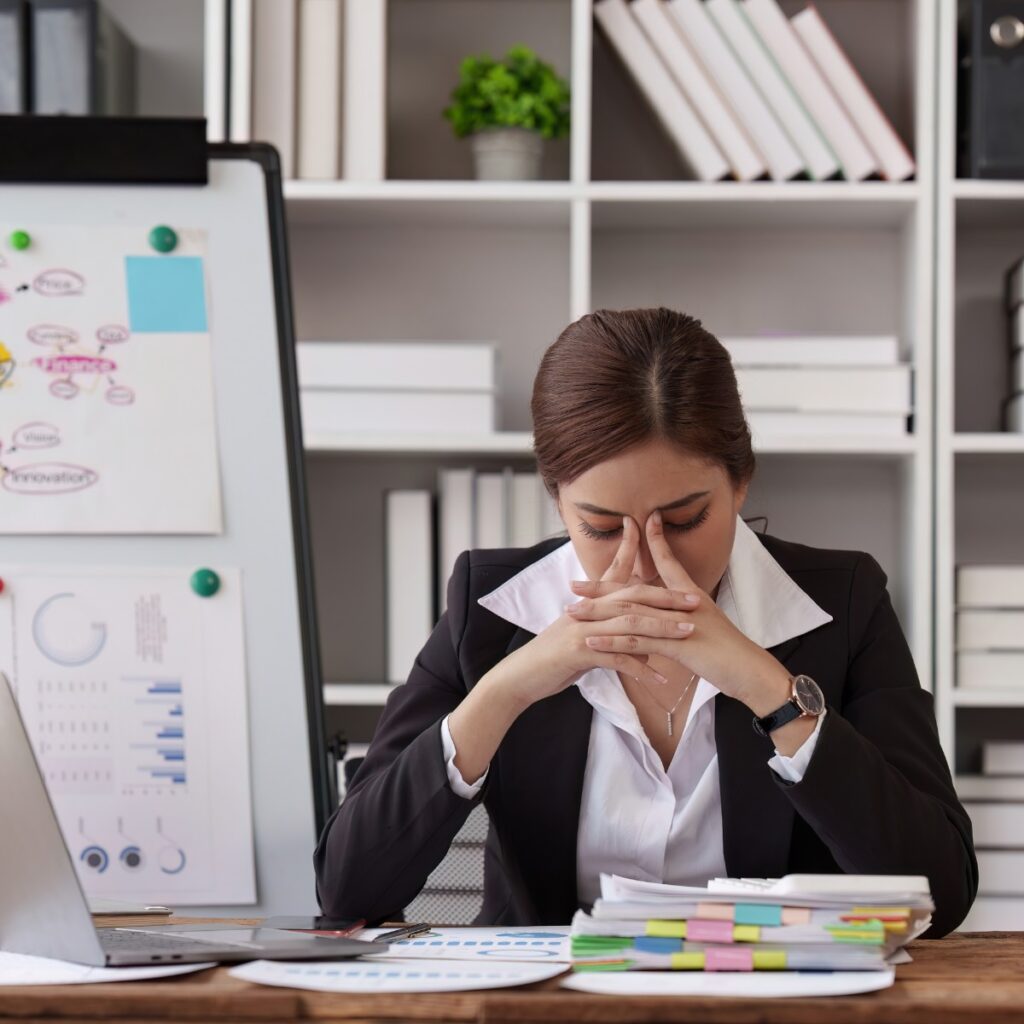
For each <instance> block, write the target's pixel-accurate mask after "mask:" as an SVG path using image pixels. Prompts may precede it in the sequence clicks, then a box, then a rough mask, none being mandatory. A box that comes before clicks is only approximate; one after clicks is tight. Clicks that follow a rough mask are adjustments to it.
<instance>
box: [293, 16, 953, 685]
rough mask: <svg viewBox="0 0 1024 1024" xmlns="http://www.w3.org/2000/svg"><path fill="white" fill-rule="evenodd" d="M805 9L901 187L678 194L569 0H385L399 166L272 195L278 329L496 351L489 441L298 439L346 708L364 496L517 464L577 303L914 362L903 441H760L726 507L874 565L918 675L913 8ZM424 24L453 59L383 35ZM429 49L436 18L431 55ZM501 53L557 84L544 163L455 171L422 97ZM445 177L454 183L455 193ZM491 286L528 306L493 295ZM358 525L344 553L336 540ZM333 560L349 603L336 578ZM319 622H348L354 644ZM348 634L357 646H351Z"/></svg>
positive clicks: (917, 78)
mask: <svg viewBox="0 0 1024 1024" xmlns="http://www.w3.org/2000/svg"><path fill="white" fill-rule="evenodd" d="M786 6H787V8H788V9H789V10H790V11H793V10H796V9H798V7H799V6H800V5H799V3H796V2H793V3H788V4H786ZM820 7H821V10H822V13H823V15H824V17H825V18H826V20H828V21H829V23H830V25H832V26H833V29H834V31H835V32H836V34H837V35H838V37H839V39H840V41H841V43H842V44H843V45H844V46H846V47H847V49H848V51H849V52H850V54H851V56H852V57H853V59H854V61H855V63H857V65H858V67H859V68H860V70H861V73H862V74H863V76H864V77H865V80H866V81H867V82H868V85H869V87H871V88H872V89H873V90H874V91H875V93H876V95H877V96H878V99H879V101H880V103H881V104H882V106H883V107H884V108H885V109H886V112H887V113H888V114H889V116H890V117H891V118H892V120H893V121H894V123H895V124H896V126H897V128H898V129H899V130H901V131H902V132H903V134H904V136H905V137H906V140H907V141H908V143H909V144H910V145H911V148H912V149H913V150H914V152H915V156H916V158H917V161H918V174H917V177H916V180H913V181H909V182H900V183H888V182H863V183H850V182H843V181H830V182H787V183H777V182H753V183H749V184H738V183H732V182H727V183H715V184H706V183H702V182H696V181H689V180H681V179H680V178H679V176H678V166H677V164H676V163H675V158H674V156H673V155H672V154H671V152H670V151H668V149H667V147H666V143H665V140H664V137H663V136H662V133H661V131H660V128H659V127H658V126H657V123H656V121H655V120H654V118H653V115H651V113H650V111H649V110H648V109H647V108H646V106H645V105H644V103H643V101H642V100H640V99H638V97H637V96H636V95H635V94H634V92H633V86H632V83H631V82H630V80H629V79H628V76H627V75H626V73H625V71H624V70H623V69H622V68H620V67H619V66H618V65H617V64H616V62H615V61H614V59H612V58H611V55H610V53H609V52H608V47H607V44H606V43H605V42H604V40H603V38H602V37H601V36H600V33H599V31H597V30H595V28H594V26H593V24H592V6H591V3H590V0H545V2H543V3H541V2H539V0H537V2H532V3H530V2H528V3H521V2H515V0H478V2H475V3H466V2H463V3H461V4H456V3H454V2H452V0H415V5H414V4H413V2H412V0H391V7H390V12H391V13H390V19H391V20H390V29H391V32H392V34H393V36H394V39H392V40H391V41H389V57H390V63H391V66H390V68H389V79H388V82H389V93H390V94H391V95H392V96H393V97H395V99H394V100H393V104H392V109H391V110H390V111H389V117H390V118H391V119H392V120H393V123H392V124H391V125H390V126H389V133H388V142H389V163H390V162H391V161H390V150H391V147H392V146H394V147H395V148H396V155H395V157H394V165H395V168H396V169H397V173H396V174H394V175H393V176H392V179H391V180H385V181H381V182H354V181H303V180H295V181H289V182H287V183H286V184H285V196H286V200H287V204H288V218H289V224H290V247H291V256H292V263H293V274H292V281H293V287H294V290H295V301H296V318H297V333H298V336H299V337H300V338H328V337H339V338H342V337H358V338H370V339H372V338H396V337H443V338H446V339H450V338H466V339H467V340H474V339H475V340H480V339H492V338H493V340H496V341H497V342H498V343H499V346H500V351H501V370H502V384H503V392H502V398H501V406H500V421H501V430H500V432H499V433H497V434H494V435H488V436H483V437H439V436H436V435H431V434H429V433H422V434H418V435H416V436H401V435H397V436H396V435H390V436H359V435H348V436H340V437H339V436H335V437H330V436H314V437H309V438H307V440H306V446H307V450H308V451H309V453H310V458H309V467H310V470H309V471H310V486H311V492H312V501H311V514H312V518H313V528H314V551H315V554H316V557H317V562H318V565H317V585H318V597H319V599H320V609H321V611H320V614H321V627H322V628H321V632H322V635H323V637H324V640H323V653H324V664H325V673H326V674H327V676H328V677H329V678H332V679H336V680H339V682H338V683H335V684H333V685H334V687H335V688H334V689H332V691H331V693H332V701H340V700H344V699H347V698H345V696H344V692H343V691H341V690H339V689H337V687H339V686H344V685H346V684H345V683H344V682H343V681H344V680H346V679H353V680H356V679H359V680H365V679H372V678H374V677H375V676H378V677H379V676H380V675H381V674H382V669H383V633H382V630H381V627H380V624H379V621H373V615H378V618H379V613H378V609H379V608H380V607H382V604H383V598H382V593H381V591H380V590H379V584H378V582H377V580H376V578H375V577H379V576H380V575H381V572H380V564H382V563H381V562H380V561H379V559H378V560H377V561H374V560H372V559H371V558H370V557H369V556H368V555H367V554H366V549H367V548H369V549H377V550H380V547H381V544H382V537H381V534H380V532H379V531H380V527H379V522H378V523H374V522H373V520H374V518H376V519H377V520H378V521H379V518H380V517H379V514H378V515H376V516H375V515H374V508H375V507H377V506H379V503H380V502H381V501H382V491H383V489H384V488H387V487H395V486H431V481H432V478H433V474H434V473H435V472H436V469H437V467H438V466H439V465H442V464H444V465H457V464H464V465H468V464H479V465H480V466H481V468H497V467H498V466H500V465H502V464H504V462H499V461H497V460H508V461H509V462H510V464H514V465H516V466H517V468H523V469H526V468H530V467H531V466H532V457H531V450H530V434H529V429H530V423H529V415H528V405H529V392H530V386H531V385H532V379H533V374H534V372H535V370H536V366H537V363H538V361H539V358H540V356H541V354H542V352H543V350H544V349H545V348H546V347H547V345H548V344H550V343H551V341H553V340H554V338H555V336H556V335H557V333H558V332H559V331H560V330H561V329H562V328H563V327H564V326H565V325H566V324H567V323H568V322H569V321H570V320H572V319H575V318H576V317H578V316H580V315H582V314H583V313H585V312H587V311H589V310H590V309H593V308H596V307H598V306H611V307H623V306H637V305H654V304H662V303H663V304H666V305H670V306H673V307H675V308H680V309H684V310H686V311H687V312H691V313H694V314H695V315H697V316H700V317H701V319H702V320H703V321H704V323H705V324H706V325H707V326H708V327H709V328H710V329H711V330H713V331H715V332H716V333H720V334H729V333H732V334H738V333H749V332H754V331H758V330H763V329H776V330H786V329H791V330H805V331H836V332H842V331H849V332H857V333H872V332H875V333H893V334H896V335H898V336H899V337H900V339H901V352H902V356H903V357H904V358H907V359H912V360H913V363H914V367H915V392H916V396H917V398H916V414H915V431H914V434H912V435H908V436H906V437H898V438H886V437H883V438H877V439H870V438H859V437H858V438H854V437H836V438H830V437H775V438H765V439H762V440H761V442H760V443H759V445H758V447H757V451H758V455H759V458H760V460H761V465H760V468H759V472H758V476H757V478H756V479H755V483H754V487H753V489H752V494H751V498H750V500H749V501H748V505H747V508H746V510H745V513H746V514H748V515H750V516H756V515H760V514H767V515H768V516H769V529H770V530H772V531H774V532H776V533H778V534H779V535H781V536H784V537H791V538H794V539H799V540H803V541H805V542H807V543H812V544H821V545H831V546H839V547H860V548H866V549H868V550H870V551H872V553H874V554H875V555H876V557H878V558H879V560H880V561H881V562H882V564H883V566H884V568H885V569H886V571H887V572H888V573H889V575H890V581H891V584H890V585H891V589H892V592H893V596H894V601H895V603H896V606H897V610H898V612H899V614H900V617H901V620H902V622H903V625H904V628H905V630H906V632H907V635H908V639H909V640H910V643H911V646H912V648H913V650H914V654H915V658H916V659H917V664H918V667H919V671H920V674H921V678H922V682H923V683H924V685H925V686H929V687H930V686H931V680H932V668H931V657H932V632H931V631H932V610H931V602H930V599H929V597H928V595H930V593H931V590H932V527H931V483H932V481H931V458H932V442H931V417H932V413H931V401H930V397H931V391H932V363H931V348H932V309H933V294H932V276H931V275H932V262H931V249H932V239H933V216H932V203H933V200H934V194H933V180H934V175H933V156H932V154H933V149H934V133H933V123H934V105H933V98H932V97H933V91H932V77H933V75H934V71H935V67H934V56H933V47H934V39H935V35H934V32H935V25H934V21H935V18H934V11H933V7H932V5H931V4H930V3H927V2H920V3H918V2H915V0H872V2H871V3H870V4H869V5H867V7H866V6H865V5H864V3H863V2H861V0H824V2H823V3H822V4H821V5H820ZM414 8H415V9H414ZM428 11H429V13H426V12H428ZM431 18H432V19H434V20H435V21H438V22H439V21H440V20H441V19H443V18H447V19H449V20H448V21H447V22H445V25H444V28H445V32H444V35H445V39H444V41H443V43H441V42H438V43H437V45H438V46H439V47H440V48H441V49H442V50H443V51H444V53H445V54H446V55H447V57H450V58H451V60H450V62H449V63H448V64H446V65H443V64H441V63H439V62H438V60H437V59H436V57H435V56H430V55H423V54H416V55H412V54H410V55H409V59H408V60H405V59H402V58H403V51H401V49H400V47H401V46H402V45H404V41H407V40H409V39H411V38H413V36H414V30H416V29H417V26H418V27H419V28H420V29H422V28H423V27H424V25H425V24H426V21H427V20H430V19H431ZM880 32H881V33H882V34H883V35H884V36H885V39H884V41H883V42H882V43H881V44H880V43H879V33H880ZM545 33H546V34H545ZM440 35H441V31H440V27H439V26H438V27H436V28H435V29H434V30H433V35H432V36H431V41H434V40H437V39H438V38H439V36H440ZM517 39H522V40H523V41H525V42H527V43H529V44H530V45H534V46H535V48H536V49H537V50H538V52H540V54H541V56H543V57H544V58H545V59H548V60H550V61H551V62H552V63H553V64H554V65H555V66H556V68H557V69H558V70H559V72H560V73H562V74H565V75H566V76H567V77H569V78H570V80H571V82H572V87H573V98H572V113H573V134H572V137H571V140H570V142H569V144H568V151H567V152H566V153H563V154H561V157H562V159H563V162H561V163H558V162H555V163H551V162H549V163H548V164H546V165H545V178H544V180H541V181H537V182H526V183H521V182H508V183H505V182H477V181H474V180H472V179H471V178H470V177H469V174H470V169H469V163H468V156H467V155H466V154H465V153H463V154H462V155H461V157H460V156H459V154H458V153H456V152H455V149H457V148H464V147H465V144H463V143H457V142H456V141H455V140H453V139H451V138H449V135H450V131H449V128H448V125H447V123H446V122H443V121H441V120H440V118H439V116H438V113H437V110H438V109H439V108H438V102H439V101H438V97H439V96H440V97H441V100H440V101H441V102H442V103H443V101H444V99H445V98H446V95H447V90H448V89H450V88H451V85H452V84H454V73H455V67H456V64H457V55H458V54H460V53H469V52H479V51H481V50H488V49H489V50H490V52H493V53H497V52H501V51H503V50H504V48H505V47H506V46H507V45H508V44H510V43H511V42H513V41H516V40H517ZM396 48H398V49H396ZM446 59H447V58H446ZM413 65H415V66H417V67H419V68H421V69H428V70H429V71H430V73H431V74H441V75H442V76H444V88H443V89H441V90H440V91H439V88H438V86H437V84H436V83H435V82H429V83H428V82H425V81H424V82H423V83H422V87H421V88H416V87H414V84H411V83H410V82H409V80H408V77H409V75H411V74H413V71H411V70H409V68H410V67H412V66H413ZM421 95H422V96H425V97H428V99H420V98H419V97H420V96H421ZM430 103H432V104H433V105H434V106H433V107H431V106H430V105H429V104H430ZM418 104H419V105H418ZM417 120H419V121H421V122H422V123H421V124H419V126H417V127H416V128H413V127H411V126H412V125H413V123H414V122H416V121H417ZM435 122H436V123H435ZM425 123H433V129H432V130H433V132H434V134H433V135H431V136H430V137H429V142H430V147H431V148H430V153H425V155H423V156H422V158H421V163H420V164H419V165H418V166H413V164H412V163H411V156H410V146H409V143H408V139H407V138H406V137H405V136H404V135H403V133H408V137H409V138H412V137H415V139H416V140H417V141H418V142H419V143H421V144H425V143H426V142H427V141H428V137H427V134H426V132H427V129H426V128H425V127H424V126H423V125H424V124H425ZM620 129H621V131H622V132H623V133H625V134H626V135H627V136H628V145H629V147H630V149H631V151H632V152H633V153H634V154H635V155H636V157H637V166H638V167H640V168H641V170H640V171H639V172H638V173H636V174H632V173H625V174H621V175H618V176H616V174H615V172H616V171H618V170H620V169H621V168H620V167H619V164H618V162H617V161H618V156H617V155H616V154H615V153H614V152H612V150H611V148H610V147H609V145H608V140H609V136H610V134H611V133H614V132H615V131H617V130H620ZM431 154H433V155H431ZM458 160H461V161H462V162H461V163H458V162H457V161H458ZM453 166H459V167H462V169H463V170H462V175H463V176H462V177H460V178H458V179H453V177H452V176H451V174H450V173H449V172H450V170H451V168H452V167H453ZM628 170H629V169H628V168H627V171H628ZM509 291H512V292H515V293H517V294H519V295H522V296H525V299H523V300H519V301H509V299H508V296H507V292H509ZM367 456H372V457H371V458H367ZM481 459H483V460H485V462H480V461H479V460H481ZM467 460H472V462H471V461H467ZM486 460H491V461H489V462H486ZM343 496H347V498H348V502H347V503H346V501H345V497H343ZM375 503H376V504H375ZM359 530H362V531H363V535H362V536H361V537H360V539H359V540H358V541H354V542H353V544H352V546H353V547H359V549H360V550H359V552H358V553H356V552H354V551H352V550H349V546H348V545H346V543H345V542H344V540H343V539H342V538H343V537H344V535H345V534H346V533H349V532H350V531H351V532H353V533H354V532H356V531H359ZM380 555H381V557H382V551H381V552H380ZM353 557H355V558H356V561H357V562H358V564H359V566H360V567H361V572H360V574H359V578H360V587H361V588H362V591H359V590H357V588H355V587H353V586H352V585H351V584H346V583H345V582H344V581H345V575H346V571H345V567H346V566H349V567H350V566H351V564H352V559H353ZM367 587H369V592H370V595H371V596H370V599H369V600H368V601H367V594H366V588H367ZM360 593H362V595H363V596H362V597H360V596H359V594H360ZM367 606H368V607H367ZM371 610H372V611H371ZM338 622H347V623H351V632H350V633H346V631H345V630H342V629H339V628H338V627H337V623H338ZM356 638H358V643H357V639H356ZM368 638H372V642H373V645H374V647H375V648H376V650H374V651H373V652H372V654H368V653H367V651H366V650H365V648H363V647H362V644H363V643H365V641H366V640H367V639H368ZM353 685H356V684H353ZM367 692H368V691H366V690H365V689H360V690H356V689H353V690H352V691H351V698H350V699H351V701H352V702H353V703H355V702H356V701H359V702H362V701H363V700H364V699H365V696H366V693H367Z"/></svg>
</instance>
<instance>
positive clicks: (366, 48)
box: [232, 0, 387, 181]
mask: <svg viewBox="0 0 1024 1024" xmlns="http://www.w3.org/2000/svg"><path fill="white" fill-rule="evenodd" d="M386 30H387V2H386V0H253V7H252V31H251V50H250V51H249V52H247V53H244V54H239V53H234V54H233V59H235V60H236V61H238V62H239V63H242V62H247V63H248V66H249V69H250V70H251V86H252V108H251V111H248V112H246V113H248V115H249V116H248V118H245V117H244V116H242V115H240V113H239V112H237V111H236V112H233V114H232V129H233V133H234V132H235V131H238V132H240V136H239V137H241V138H254V139H264V140H266V141H267V142H271V143H273V145H274V147H275V148H276V149H277V151H278V153H279V154H280V155H281V169H282V174H283V177H284V178H286V179H288V178H312V179H327V180H335V179H338V178H346V179H350V180H355V181H381V180H383V178H384V177H385V148H386V115H387V110H386V77H387V76H386V70H385V67H386V52H387V35H386ZM240 38H242V39H243V45H246V44H248V40H247V39H245V38H244V37H242V36H240ZM236 120H242V121H248V123H240V124H237V125H236V124H235V121H236Z"/></svg>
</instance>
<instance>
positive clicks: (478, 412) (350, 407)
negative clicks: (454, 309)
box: [295, 341, 498, 434]
mask: <svg viewBox="0 0 1024 1024" xmlns="http://www.w3.org/2000/svg"><path fill="white" fill-rule="evenodd" d="M295 349H296V359H297V362H298V372H299V390H300V403H301V407H302V429H303V431H304V432H305V433H306V434H345V433H386V434H400V433H403V432H410V431H411V432H415V433H424V432H429V433H453V434H480V433H486V434H490V433H493V432H494V430H495V429H496V426H497V424H496V420H497V409H496V391H497V381H496V377H497V362H498V350H497V346H496V345H495V344H494V343H493V342H469V341H453V342H444V341H301V342H299V343H298V344H297V345H296V346H295Z"/></svg>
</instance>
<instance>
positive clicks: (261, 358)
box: [0, 145, 330, 915]
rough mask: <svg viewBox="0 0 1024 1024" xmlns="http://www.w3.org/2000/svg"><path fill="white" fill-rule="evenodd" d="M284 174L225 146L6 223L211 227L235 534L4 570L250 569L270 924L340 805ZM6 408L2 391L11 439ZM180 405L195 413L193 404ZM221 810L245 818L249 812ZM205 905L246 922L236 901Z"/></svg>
mask: <svg viewBox="0 0 1024 1024" xmlns="http://www.w3.org/2000/svg"><path fill="white" fill-rule="evenodd" d="M276 164H277V157H276V154H275V153H274V152H273V150H271V149H270V148H269V147H263V146H258V145H257V146H245V147H231V146H213V147H211V149H210V160H209V163H208V173H209V181H208V184H206V185H203V186H196V185H150V184H146V185H136V184H102V185H93V184H31V183H30V184H22V183H0V220H2V221H4V222H5V223H10V222H12V221H16V222H18V223H20V224H22V225H23V226H24V227H25V229H26V230H28V231H30V232H32V231H34V232H38V233H39V234H40V236H43V235H45V232H46V230H47V227H48V226H52V227H53V228H55V229H56V228H58V227H66V226H77V227H84V228H87V229H90V230H94V231H95V233H96V238H97V239H102V237H103V235H104V232H105V231H108V230H110V229H115V228H116V229H118V230H121V229H123V228H133V229H134V228H138V227H139V226H143V227H147V228H148V227H149V226H153V225H157V224H167V225H171V226H175V227H176V228H177V227H180V228H182V229H186V230H200V231H203V232H205V240H206V252H205V256H204V259H205V264H206V266H205V272H206V282H207V284H206V287H207V313H208V330H209V333H210V338H211V345H210V351H211V358H212V380H213V404H214V419H215V424H216V443H217V455H218V465H219V478H220V491H221V492H220V503H221V504H220V512H221V515H222V523H223V532H221V533H213V534H205V535H193V534H188V535H186V534H183V533H178V534H154V535H144V534H135V535H132V534H122V535H103V534H91V535H72V534H46V535H38V534H37V535H29V534H25V533H21V534H11V533H2V532H0V578H2V577H3V575H4V571H5V566H21V567H24V566H26V565H29V566H37V567H39V568H41V569H45V570H46V571H47V572H49V573H51V574H57V575H59V574H60V573H63V572H65V571H66V572H68V573H69V574H72V575H74V574H76V573H79V572H80V571H81V572H86V571H87V570H89V569H92V568H94V567H97V566H101V567H106V568H107V569H109V570H111V571H114V570H117V569H118V568H123V569H124V570H125V572H126V573H129V572H131V571H135V570H137V568H138V567H139V566H150V567H154V568H159V567H166V568H169V567H174V568H175V569H179V568H180V567H189V566H195V567H197V568H198V567H201V566H211V567H216V566H224V567H226V568H228V569H229V570H231V569H237V570H238V572H239V576H240V580H241V583H240V587H241V593H242V613H243V621H242V625H241V633H242V636H243V638H244V661H245V674H246V686H247V690H248V707H247V727H248V739H249V759H250V782H251V801H252V828H253V847H254V855H255V878H256V890H257V901H256V903H255V904H254V905H252V907H251V910H252V913H253V914H260V915H262V914H285V913H308V912H312V911H314V910H315V909H316V898H315V888H314V875H313V869H312V851H313V847H314V844H315V840H316V830H317V827H318V824H319V823H320V822H322V820H323V818H324V817H325V816H326V813H327V812H328V811H329V807H328V803H329V800H330V797H329V789H328V782H327V772H326V763H325V759H324V754H323V728H322V714H323V712H322V706H321V698H320V693H321V688H320V674H319V664H318V652H317V641H316V635H315V614H314V609H313V603H312V585H311V579H310V570H309V547H308V531H307V527H306V511H305V498H304V491H303V478H302V454H301V433H300V429H299V424H298V399H297V393H296V384H295V371H294V354H293V335H292V325H291V307H290V298H289V294H288V279H287V266H286V254H285V241H284V238H283V233H284V229H283V223H284V222H283V213H282V206H281V199H280V178H279V176H278V173H277V170H276ZM3 244H4V245H5V246H6V245H7V240H6V239H4V242H3ZM0 281H2V276H0ZM0 341H2V338H0ZM2 402H3V394H2V392H0V429H2V427H3V425H2V416H3V404H2ZM181 404H182V415H183V416H187V415H188V398H187V396H182V403H181ZM0 530H2V524H0ZM229 575H230V574H229ZM2 597H3V595H2V594H0V599H2ZM218 811H219V812H221V813H222V814H223V815H224V817H225V819H226V820H228V821H230V820H231V819H232V815H233V812H237V811H238V809H237V808H232V807H222V808H218ZM66 831H67V828H66V826H65V832H66ZM69 845H70V843H69ZM73 855H74V851H73ZM86 888H87V891H88V885H87V886H86ZM202 909H203V911H204V912H207V913H209V912H217V913H221V912H223V913H232V912H233V913H235V914H237V913H238V906H237V905H232V906H225V907H214V908H213V909H212V911H211V907H210V906H209V905H204V906H203V908H202Z"/></svg>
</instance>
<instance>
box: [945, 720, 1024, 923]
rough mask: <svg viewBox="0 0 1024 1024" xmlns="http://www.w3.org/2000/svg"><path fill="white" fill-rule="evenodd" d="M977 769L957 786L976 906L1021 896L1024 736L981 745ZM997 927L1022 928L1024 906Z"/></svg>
mask: <svg viewBox="0 0 1024 1024" xmlns="http://www.w3.org/2000/svg"><path fill="white" fill-rule="evenodd" d="M981 769H982V774H981V775H959V776H957V779H956V789H957V793H958V794H959V796H960V799H961V800H962V801H963V805H964V810H966V811H967V813H968V815H969V816H970V819H971V824H972V825H973V826H974V848H975V853H976V854H977V856H978V874H979V884H978V896H979V904H981V907H980V909H981V910H985V902H986V900H989V899H992V898H1002V897H1006V896H1024V741H1020V740H1016V741H1007V740H988V741H985V742H984V743H982V745H981ZM1016 917H1017V920H1016V921H1015V922H1013V923H1011V924H1007V923H1006V912H1005V908H1003V910H1002V912H1001V913H1000V920H1001V921H1002V922H1003V923H1001V924H999V925H997V927H1013V928H1017V929H1024V907H1022V908H1021V909H1020V910H1018V912H1017V915H1016Z"/></svg>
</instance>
